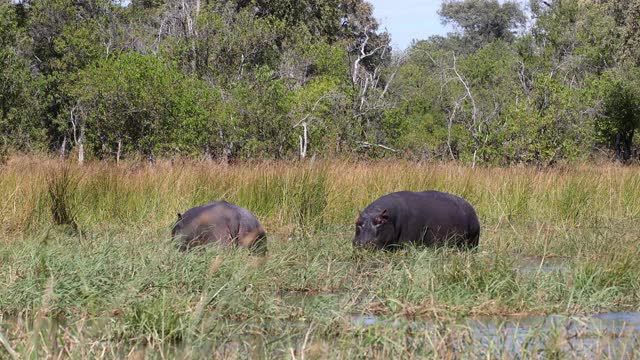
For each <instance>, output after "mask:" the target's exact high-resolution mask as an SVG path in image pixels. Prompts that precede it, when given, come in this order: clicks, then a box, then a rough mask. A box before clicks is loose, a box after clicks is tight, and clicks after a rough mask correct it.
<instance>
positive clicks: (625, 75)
mask: <svg viewBox="0 0 640 360" xmlns="http://www.w3.org/2000/svg"><path fill="white" fill-rule="evenodd" d="M600 86H601V89H602V98H603V100H604V101H603V116H602V117H601V118H600V119H599V121H598V122H597V123H596V128H597V131H598V135H599V138H600V140H601V141H602V142H604V143H605V144H607V145H609V146H611V147H612V148H613V149H614V151H615V154H616V158H617V159H618V160H619V161H622V162H627V161H629V159H630V158H631V152H632V144H633V137H634V135H635V131H636V130H637V129H640V71H639V70H638V68H633V69H628V70H626V71H625V70H612V71H609V72H607V73H606V74H604V76H603V77H602V79H601V80H600Z"/></svg>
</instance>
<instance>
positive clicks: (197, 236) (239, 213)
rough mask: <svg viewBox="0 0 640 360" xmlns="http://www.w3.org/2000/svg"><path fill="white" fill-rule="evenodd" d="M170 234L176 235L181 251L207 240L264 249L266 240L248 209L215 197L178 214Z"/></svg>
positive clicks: (207, 241)
mask: <svg viewBox="0 0 640 360" xmlns="http://www.w3.org/2000/svg"><path fill="white" fill-rule="evenodd" d="M171 236H172V237H173V238H179V239H180V250H183V251H184V250H188V249H190V248H192V247H194V246H198V245H203V244H207V243H210V242H217V243H219V244H221V245H229V244H238V245H240V246H244V247H246V248H249V249H252V250H259V251H264V250H265V249H266V241H267V240H266V234H265V232H264V229H263V228H262V225H260V222H259V221H258V219H257V218H256V217H255V215H253V213H251V211H249V210H247V209H245V208H243V207H240V206H237V205H234V204H231V203H228V202H226V201H215V202H212V203H211V204H207V205H202V206H198V207H194V208H192V209H189V210H187V211H186V212H185V213H184V214H183V215H180V214H178V221H177V222H176V224H175V225H174V227H173V229H172V230H171Z"/></svg>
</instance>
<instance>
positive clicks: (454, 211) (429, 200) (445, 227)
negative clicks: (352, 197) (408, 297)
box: [353, 191, 480, 249]
mask: <svg viewBox="0 0 640 360" xmlns="http://www.w3.org/2000/svg"><path fill="white" fill-rule="evenodd" d="M479 237H480V221H479V220H478V216H477V215H476V212H475V210H474V209H473V207H472V206H471V204H469V203H468V202H467V201H466V200H464V199H462V198H460V197H458V196H455V195H452V194H447V193H443V192H439V191H424V192H411V191H400V192H395V193H391V194H388V195H384V196H382V197H380V198H379V199H377V200H376V201H374V202H372V203H371V204H369V206H367V207H366V208H365V209H364V210H363V211H362V212H361V213H360V214H359V215H358V217H357V218H356V234H355V237H354V238H353V245H354V246H358V247H373V248H377V249H388V248H394V247H397V246H398V245H401V244H403V243H415V244H417V245H426V246H442V245H456V246H458V247H460V248H473V247H476V246H478V240H479Z"/></svg>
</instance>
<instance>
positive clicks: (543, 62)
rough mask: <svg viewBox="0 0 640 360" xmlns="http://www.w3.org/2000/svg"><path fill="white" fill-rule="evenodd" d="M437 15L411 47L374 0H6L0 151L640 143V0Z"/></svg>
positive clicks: (332, 150) (484, 6)
mask: <svg viewBox="0 0 640 360" xmlns="http://www.w3.org/2000/svg"><path fill="white" fill-rule="evenodd" d="M439 14H440V16H441V19H442V21H443V22H444V23H448V24H452V25H453V26H454V28H455V30H456V31H455V32H452V33H450V34H448V35H446V36H434V37H431V38H427V39H422V40H419V41H416V42H414V44H412V46H411V47H410V48H409V49H407V50H406V51H399V49H392V47H391V45H390V44H391V36H390V35H389V34H388V33H386V32H384V31H382V30H381V29H380V28H379V25H378V22H377V20H376V19H375V17H374V16H373V7H372V5H371V4H370V3H368V2H367V1H364V0H330V1H318V0H303V1H290V0H229V1H209V0H204V1H203V0H181V1H165V0H132V1H130V2H121V1H114V0H73V1H72V0H22V1H9V0H1V1H0V23H1V24H2V26H0V133H1V135H2V142H0V147H1V149H0V150H2V151H5V152H6V151H7V150H12V151H23V152H30V151H41V152H42V151H44V152H51V153H58V154H61V155H62V156H65V157H67V156H72V157H73V158H77V159H79V160H80V161H82V160H83V159H84V158H85V157H86V158H93V159H105V160H110V159H115V160H117V161H118V160H120V159H121V158H126V157H144V158H148V159H150V160H153V159H154V158H155V157H157V156H176V155H178V156H205V157H208V158H217V159H223V160H230V159H233V158H237V159H248V158H296V157H307V156H358V157H361V156H366V157H384V156H390V157H406V158H412V159H432V160H456V161H462V162H468V163H471V164H474V165H475V164H504V165H507V164H513V163H532V164H538V165H549V164H553V163H555V162H557V161H560V160H563V161H571V160H578V159H587V158H589V157H591V156H594V155H598V156H601V155H602V154H608V156H609V157H610V158H611V159H617V160H619V161H623V162H629V161H632V160H634V159H636V160H637V159H638V148H639V147H638V137H637V136H634V135H635V134H636V132H637V131H636V130H637V129H638V128H640V92H639V90H638V89H640V70H638V69H639V66H640V50H639V49H640V40H639V39H640V33H639V31H640V30H639V28H638V26H637V25H638V20H637V19H638V18H639V17H640V0H608V1H596V0H592V1H585V0H563V1H537V0H533V1H530V3H529V4H528V7H527V8H524V7H523V5H522V3H520V2H514V1H506V2H499V1H497V0H448V1H445V2H443V4H442V6H441V9H440V11H439Z"/></svg>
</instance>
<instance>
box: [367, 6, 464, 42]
mask: <svg viewBox="0 0 640 360" xmlns="http://www.w3.org/2000/svg"><path fill="white" fill-rule="evenodd" d="M368 1H369V2H370V3H371V4H373V15H374V16H375V17H376V19H378V21H379V22H380V28H381V29H385V28H386V29H387V31H389V33H390V34H391V45H392V46H393V48H394V49H396V50H404V49H406V48H407V47H408V46H409V45H410V44H411V40H413V39H417V40H424V39H427V38H428V37H429V36H431V35H446V33H447V32H450V31H453V28H452V27H451V26H450V25H447V26H446V27H445V26H444V25H442V24H441V23H440V17H439V16H438V9H440V4H441V3H442V1H441V0H368Z"/></svg>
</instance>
